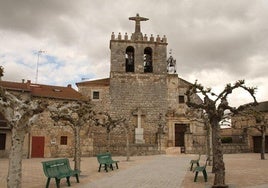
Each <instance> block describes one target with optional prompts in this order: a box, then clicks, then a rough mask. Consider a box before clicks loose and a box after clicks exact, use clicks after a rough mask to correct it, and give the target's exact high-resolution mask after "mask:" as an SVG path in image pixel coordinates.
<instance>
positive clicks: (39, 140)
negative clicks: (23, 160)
mask: <svg viewBox="0 0 268 188" xmlns="http://www.w3.org/2000/svg"><path fill="white" fill-rule="evenodd" d="M44 147H45V137H43V136H33V137H32V154H31V157H32V158H43V157H44Z"/></svg>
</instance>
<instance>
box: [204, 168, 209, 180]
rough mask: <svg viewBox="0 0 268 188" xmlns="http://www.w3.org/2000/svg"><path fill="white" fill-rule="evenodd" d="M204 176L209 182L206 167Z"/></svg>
mask: <svg viewBox="0 0 268 188" xmlns="http://www.w3.org/2000/svg"><path fill="white" fill-rule="evenodd" d="M203 176H204V179H205V182H207V181H208V175H207V171H206V169H204V170H203Z"/></svg>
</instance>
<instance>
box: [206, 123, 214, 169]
mask: <svg viewBox="0 0 268 188" xmlns="http://www.w3.org/2000/svg"><path fill="white" fill-rule="evenodd" d="M212 156H213V151H212V131H211V127H210V124H208V123H207V157H208V166H211V165H212Z"/></svg>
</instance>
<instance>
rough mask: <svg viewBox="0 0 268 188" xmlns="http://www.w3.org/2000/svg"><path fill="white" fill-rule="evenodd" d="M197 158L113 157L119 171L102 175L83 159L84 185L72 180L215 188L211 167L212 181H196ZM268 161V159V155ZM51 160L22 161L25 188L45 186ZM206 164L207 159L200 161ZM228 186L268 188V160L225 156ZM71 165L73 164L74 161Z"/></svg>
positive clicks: (0, 166) (91, 187)
mask: <svg viewBox="0 0 268 188" xmlns="http://www.w3.org/2000/svg"><path fill="white" fill-rule="evenodd" d="M196 156H197V155H190V154H180V155H172V156H170V155H155V156H132V157H131V158H130V161H126V157H117V156H115V157H113V158H114V159H115V160H119V161H120V162H119V169H115V170H114V171H111V170H110V171H109V172H107V173H106V172H105V171H101V172H98V162H97V159H96V157H85V158H82V162H81V164H82V165H81V170H82V174H81V177H80V183H76V181H75V178H73V177H72V178H71V187H72V188H105V187H104V186H106V187H107V188H108V187H109V188H111V187H112V186H113V185H114V186H113V187H116V188H120V187H133V188H134V187H135V188H149V187H150V188H158V187H161V188H162V187H163V188H208V187H211V185H212V183H213V179H214V174H212V173H211V167H209V166H208V170H207V172H208V182H204V178H203V177H202V174H200V175H199V176H198V179H197V182H193V179H194V173H193V172H191V171H190V170H189V167H190V164H189V162H190V160H191V159H194V158H196ZM266 158H268V156H266ZM45 160H50V159H48V158H46V159H44V158H34V159H24V160H23V161H22V165H23V170H22V188H41V187H45V184H46V177H45V176H44V173H43V169H42V165H41V161H45ZM202 161H205V156H202V157H201V160H200V162H201V163H202ZM224 162H225V168H226V183H227V184H228V185H230V188H268V160H260V154H256V153H247V154H225V155H224ZM70 163H71V166H73V161H72V159H70ZM7 171H8V159H3V158H0V188H5V187H7V185H6V176H7ZM55 187H56V185H55V181H54V180H51V183H50V186H49V188H55ZM67 187H68V186H67V184H66V181H65V180H62V181H61V188H67Z"/></svg>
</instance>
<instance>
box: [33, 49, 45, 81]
mask: <svg viewBox="0 0 268 188" xmlns="http://www.w3.org/2000/svg"><path fill="white" fill-rule="evenodd" d="M41 53H45V51H42V50H39V51H38V52H37V62H36V74H35V83H37V81H38V66H39V57H40V54H41Z"/></svg>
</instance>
